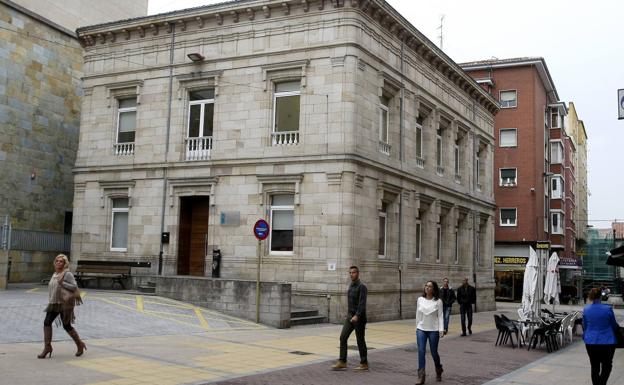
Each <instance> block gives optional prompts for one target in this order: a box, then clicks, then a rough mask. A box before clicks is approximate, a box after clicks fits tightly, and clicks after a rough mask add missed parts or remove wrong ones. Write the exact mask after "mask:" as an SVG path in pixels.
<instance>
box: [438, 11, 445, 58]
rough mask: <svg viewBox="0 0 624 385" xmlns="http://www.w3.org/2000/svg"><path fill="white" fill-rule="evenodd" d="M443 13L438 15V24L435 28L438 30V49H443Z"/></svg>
mask: <svg viewBox="0 0 624 385" xmlns="http://www.w3.org/2000/svg"><path fill="white" fill-rule="evenodd" d="M443 28H444V14H442V15H440V26H439V27H438V28H437V29H439V30H440V34H439V35H438V38H439V39H440V49H444V30H443Z"/></svg>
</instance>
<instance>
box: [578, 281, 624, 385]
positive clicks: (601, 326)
mask: <svg viewBox="0 0 624 385" xmlns="http://www.w3.org/2000/svg"><path fill="white" fill-rule="evenodd" d="M601 296H602V293H601V291H600V289H598V288H593V289H591V290H590V291H589V295H588V299H589V301H590V304H589V305H587V306H585V308H584V309H583V341H585V348H586V349H587V355H588V356H589V363H590V364H591V379H592V384H593V385H596V384H599V385H603V384H606V383H607V380H608V379H609V375H610V374H611V369H612V367H613V355H614V353H615V346H616V343H617V340H616V334H617V333H619V332H620V330H619V329H620V326H619V325H618V323H617V321H616V320H615V314H614V313H613V309H612V308H611V306H608V305H603V304H601V303H600V298H601Z"/></svg>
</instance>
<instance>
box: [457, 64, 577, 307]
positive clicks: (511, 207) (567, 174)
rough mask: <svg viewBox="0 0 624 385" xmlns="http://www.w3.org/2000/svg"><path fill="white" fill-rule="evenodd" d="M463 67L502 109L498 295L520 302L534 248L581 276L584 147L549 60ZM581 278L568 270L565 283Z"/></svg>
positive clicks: (498, 128)
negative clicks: (579, 167)
mask: <svg viewBox="0 0 624 385" xmlns="http://www.w3.org/2000/svg"><path fill="white" fill-rule="evenodd" d="M461 66H462V68H463V69H464V70H465V71H466V72H467V73H468V74H469V75H470V76H472V77H473V78H474V79H475V80H476V81H477V83H479V84H481V86H482V87H483V88H484V89H485V90H486V91H488V92H489V93H490V94H491V95H493V96H494V97H495V98H497V99H498V100H499V102H500V104H501V111H500V112H499V113H498V114H497V115H496V118H495V138H496V149H495V151H494V175H495V183H494V196H495V200H496V204H497V215H496V224H495V252H494V256H495V260H496V264H495V279H496V297H497V298H500V299H509V300H519V299H520V298H521V293H522V282H523V274H524V265H525V264H526V262H527V260H528V257H529V247H533V248H534V249H535V248H536V247H537V244H538V243H539V244H540V247H542V249H540V250H538V254H539V255H540V257H541V258H542V261H543V263H545V259H546V258H547V257H548V253H549V252H552V251H556V252H557V253H558V255H559V257H560V258H561V259H562V260H564V261H565V263H562V264H561V268H569V269H571V270H575V271H580V270H579V264H578V263H576V261H577V260H576V255H575V250H576V249H575V245H576V221H575V218H576V217H575V214H576V197H575V193H576V191H577V180H576V162H577V160H576V142H575V141H574V140H572V138H571V137H570V136H569V135H568V134H567V131H566V127H565V125H566V122H567V115H568V108H567V106H566V104H565V103H563V102H561V101H560V100H559V96H558V94H557V90H556V88H555V84H554V82H553V80H552V77H551V75H550V72H549V70H548V67H547V65H546V62H545V60H544V59H543V58H531V57H529V58H514V59H503V60H498V59H493V60H484V61H477V62H471V63H463V64H461ZM549 242H550V246H549V244H548V243H549ZM574 275H575V274H572V273H570V274H566V273H562V277H563V278H564V279H565V278H570V279H572V278H571V277H573V276H574ZM564 283H565V282H564Z"/></svg>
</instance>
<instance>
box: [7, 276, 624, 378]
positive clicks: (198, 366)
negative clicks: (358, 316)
mask: <svg viewBox="0 0 624 385" xmlns="http://www.w3.org/2000/svg"><path fill="white" fill-rule="evenodd" d="M33 289H37V287H20V286H17V287H13V288H11V290H8V291H4V292H0V322H1V323H2V324H3V332H2V333H1V334H0V383H2V384H5V383H6V384H11V385H32V384H46V385H70V384H91V385H123V384H125V385H139V384H152V385H153V384H157V385H161V384H162V385H168V384H170V385H178V384H208V383H221V384H275V385H279V384H310V385H312V384H319V385H332V384H351V383H353V384H358V385H360V384H412V383H413V382H414V380H415V371H416V361H417V353H416V350H415V343H414V342H415V336H414V320H413V319H412V320H401V321H391V322H379V323H369V324H368V326H367V330H366V333H367V341H368V345H369V348H371V351H370V353H369V360H370V362H371V370H370V371H369V372H368V373H356V372H354V371H352V370H348V371H345V372H332V371H330V370H329V366H330V364H331V363H332V362H333V361H334V360H335V358H336V357H337V355H338V345H339V343H338V336H339V334H340V329H341V327H340V325H329V324H324V325H311V326H305V327H297V328H291V329H284V330H277V329H272V328H268V327H264V326H261V325H256V324H253V323H250V322H249V321H245V320H240V319H235V318H233V317H228V316H224V315H220V314H218V313H215V312H211V311H209V310H206V309H200V308H197V307H194V306H192V305H189V304H186V303H182V302H178V301H172V300H169V299H166V298H160V297H144V296H141V295H136V294H131V293H121V292H105V291H96V290H89V291H88V292H87V297H86V298H85V299H86V301H85V305H84V306H81V307H80V308H78V309H77V317H78V324H77V328H78V331H79V332H80V333H81V335H82V336H83V338H84V339H85V341H86V343H87V346H88V350H87V352H86V353H85V355H84V356H82V357H79V358H77V357H74V356H73V353H74V351H75V346H74V345H73V343H72V342H71V341H69V340H68V337H67V335H66V333H64V331H63V330H62V329H60V328H55V329H54V341H53V347H54V352H53V354H52V359H45V360H38V359H36V358H35V356H36V354H38V353H39V352H40V351H41V349H42V342H41V339H42V336H41V323H42V322H43V312H42V308H43V305H42V303H45V300H46V298H45V293H44V292H42V290H41V288H40V287H39V289H37V290H33ZM499 306H500V309H501V310H499V311H498V313H500V312H501V311H504V312H506V313H507V314H508V315H509V316H510V317H513V314H514V312H515V309H516V308H517V304H499ZM561 310H566V309H564V308H562V309H561ZM492 314H493V313H492V312H485V313H476V314H475V323H474V326H473V331H474V333H475V334H474V335H472V336H469V337H460V336H459V317H458V316H457V315H453V316H452V319H451V325H450V329H449V331H450V334H449V335H448V336H447V337H445V338H444V339H443V340H442V343H441V346H440V353H441V356H442V360H443V364H444V367H445V373H444V376H443V377H444V381H443V383H447V384H480V383H484V382H487V381H498V382H496V383H497V384H498V383H510V384H512V383H527V384H528V383H531V384H540V383H543V384H549V385H551V384H553V383H557V382H556V380H557V379H558V378H561V379H565V381H567V382H566V383H568V384H586V383H588V381H587V379H588V378H589V363H588V361H587V358H586V357H585V356H584V355H583V354H584V347H583V345H582V343H577V344H576V345H573V346H572V347H571V348H570V349H567V350H564V351H562V352H560V353H557V354H551V355H547V354H546V353H545V352H544V351H543V350H537V351H535V350H531V351H529V352H527V351H526V350H525V349H512V348H511V347H509V346H502V347H494V339H495V337H496V331H495V330H494V323H493V317H492ZM616 314H618V313H617V312H616ZM618 319H619V320H620V321H622V319H623V317H622V314H621V313H620V314H618ZM349 344H350V345H355V336H352V338H351V339H350V341H349ZM297 353H299V354H297ZM302 353H303V354H302ZM357 355H358V353H357V349H355V350H350V357H351V358H350V362H349V364H350V365H351V366H354V364H356V363H357ZM623 358H624V357H622V353H621V352H618V356H617V357H616V360H618V359H619V360H620V362H622V359H623ZM536 360H537V361H536ZM566 365H568V366H570V365H578V366H577V367H576V369H575V370H576V372H575V374H573V375H572V374H571V373H572V371H571V370H569V368H568V367H567V366H566ZM620 366H621V365H620ZM431 368H432V363H431V362H429V363H428V369H429V377H428V378H429V379H428V383H431V382H435V376H434V375H433V372H432V371H431ZM623 369H624V368H620V367H618V365H617V364H616V368H615V371H614V374H613V377H612V378H613V379H615V378H617V376H621V377H620V378H624V374H623V373H622V370H623ZM545 373H547V374H548V376H544V374H545ZM612 383H614V384H615V383H617V382H612Z"/></svg>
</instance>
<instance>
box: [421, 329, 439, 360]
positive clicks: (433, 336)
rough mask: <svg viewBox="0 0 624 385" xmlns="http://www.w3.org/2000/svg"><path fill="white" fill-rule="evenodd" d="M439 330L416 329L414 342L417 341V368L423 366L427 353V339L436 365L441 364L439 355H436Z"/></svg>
mask: <svg viewBox="0 0 624 385" xmlns="http://www.w3.org/2000/svg"><path fill="white" fill-rule="evenodd" d="M439 333H440V332H438V331H437V330H436V331H433V332H426V331H424V330H420V329H416V342H417V343H418V370H420V369H424V368H425V354H426V353H427V346H426V345H427V340H429V349H430V350H431V356H432V357H433V362H434V363H435V366H436V367H440V366H442V364H441V363H440V356H439V355H438V342H439V341H440V334H439Z"/></svg>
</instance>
